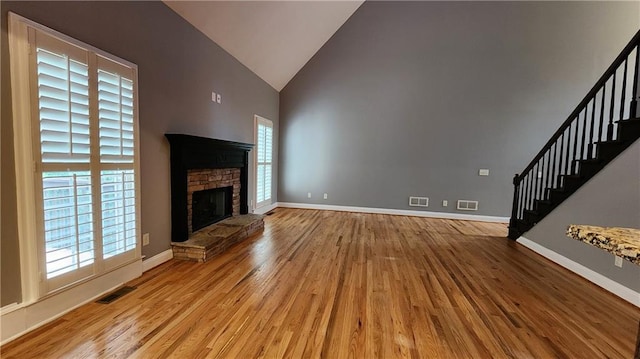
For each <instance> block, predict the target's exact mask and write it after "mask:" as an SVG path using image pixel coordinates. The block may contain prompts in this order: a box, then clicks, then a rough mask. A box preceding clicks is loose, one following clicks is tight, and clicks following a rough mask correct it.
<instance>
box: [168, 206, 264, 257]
mask: <svg viewBox="0 0 640 359" xmlns="http://www.w3.org/2000/svg"><path fill="white" fill-rule="evenodd" d="M263 229H264V216H262V215H258V214H244V215H240V216H234V217H231V218H227V219H223V220H222V221H220V222H218V223H215V224H212V225H210V226H208V227H205V228H203V229H201V230H198V231H196V232H194V233H193V234H192V235H191V236H190V237H189V239H188V240H187V241H184V242H171V249H172V250H173V257H174V258H176V259H182V260H188V261H194V262H206V261H208V260H210V259H211V258H213V257H215V256H216V255H218V254H220V253H222V252H224V251H225V250H227V249H228V248H229V247H231V246H233V245H234V244H236V243H239V242H242V241H243V240H245V239H247V238H249V237H251V235H253V234H255V233H257V232H260V231H262V230H263Z"/></svg>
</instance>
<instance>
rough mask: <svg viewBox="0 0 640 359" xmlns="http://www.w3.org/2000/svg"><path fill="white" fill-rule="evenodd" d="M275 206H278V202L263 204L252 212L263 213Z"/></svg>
mask: <svg viewBox="0 0 640 359" xmlns="http://www.w3.org/2000/svg"><path fill="white" fill-rule="evenodd" d="M276 207H278V202H276V203H272V204H270V205H267V206H263V207H260V208H256V209H254V210H253V213H254V214H265V213H267V212H270V211H273V210H274V209H275V208H276Z"/></svg>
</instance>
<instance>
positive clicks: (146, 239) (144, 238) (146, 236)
mask: <svg viewBox="0 0 640 359" xmlns="http://www.w3.org/2000/svg"><path fill="white" fill-rule="evenodd" d="M142 245H143V246H148V245H149V233H145V234H143V235H142Z"/></svg>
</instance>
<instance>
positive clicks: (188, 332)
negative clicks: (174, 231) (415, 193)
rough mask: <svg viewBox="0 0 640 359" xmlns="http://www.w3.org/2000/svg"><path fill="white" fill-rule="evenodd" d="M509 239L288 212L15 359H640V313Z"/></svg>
mask: <svg viewBox="0 0 640 359" xmlns="http://www.w3.org/2000/svg"><path fill="white" fill-rule="evenodd" d="M505 235H506V226H505V225H502V224H494V223H482V222H464V221H456V220H441V219H427V218H417V217H405V216H388V215H377V214H359V213H343V212H329V211H314V210H299V209H282V208H279V209H277V210H276V211H275V213H274V214H273V215H271V216H268V217H267V218H266V220H265V231H264V233H262V234H260V235H257V236H255V237H253V238H251V239H248V240H246V241H244V242H242V243H240V244H238V245H236V246H234V247H232V248H231V249H230V250H229V251H228V252H226V253H225V254H223V255H222V256H220V257H218V258H216V259H214V260H212V261H210V262H207V263H202V264H201V263H191V262H182V261H176V260H172V261H170V262H167V263H165V264H163V265H161V266H159V267H157V268H154V269H153V270H151V271H149V272H147V273H145V274H144V275H143V276H142V277H141V278H139V279H136V280H134V281H132V282H130V283H129V285H134V286H137V287H138V288H137V289H136V290H135V291H133V292H131V293H129V294H127V295H126V296H124V297H122V298H120V299H118V300H116V301H115V302H112V303H111V304H107V305H105V304H96V303H91V304H87V305H85V306H83V307H81V308H78V309H76V310H74V311H72V312H70V313H69V314H67V315H65V316H63V317H61V318H60V319H58V320H55V321H54V322H52V323H50V324H48V325H46V326H45V327H43V328H40V329H38V330H36V331H34V332H32V333H29V334H27V335H26V336H23V337H21V338H19V339H17V340H15V341H13V342H11V343H9V344H8V345H6V346H4V347H3V348H1V350H2V352H1V355H2V358H104V357H109V358H112V357H114V358H124V357H131V358H319V357H321V358H348V357H352V358H605V357H610V358H631V357H632V356H633V350H634V347H635V340H636V334H637V330H638V321H639V320H640V309H638V308H636V307H634V306H632V305H630V304H628V303H626V302H624V301H622V300H621V299H618V298H617V297H615V296H613V295H611V294H609V293H607V292H605V291H604V290H602V289H600V288H598V287H596V286H594V285H593V284H591V283H589V282H587V281H585V280H584V279H582V278H580V277H578V276H576V275H574V274H572V273H570V272H568V271H566V270H565V269H563V268H561V267H559V266H557V265H555V264H553V263H551V262H549V261H547V260H545V259H544V258H542V257H540V256H538V255H537V254H535V253H533V252H531V251H529V250H528V249H526V248H524V247H522V246H520V245H519V244H517V243H515V242H512V241H510V240H508V239H506V238H505ZM567 240H571V239H567Z"/></svg>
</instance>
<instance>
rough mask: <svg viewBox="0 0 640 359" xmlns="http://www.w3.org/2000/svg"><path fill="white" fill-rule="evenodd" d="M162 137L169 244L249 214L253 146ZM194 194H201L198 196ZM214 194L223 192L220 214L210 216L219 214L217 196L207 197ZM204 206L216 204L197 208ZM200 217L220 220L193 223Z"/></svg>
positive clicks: (169, 136) (208, 140)
mask: <svg viewBox="0 0 640 359" xmlns="http://www.w3.org/2000/svg"><path fill="white" fill-rule="evenodd" d="M165 137H167V139H168V140H169V143H170V146H171V241H172V242H184V241H186V240H187V239H189V236H190V235H191V233H193V232H195V231H197V230H198V229H201V228H204V227H206V226H208V225H210V224H212V223H214V222H216V221H219V220H221V219H223V218H226V217H229V216H236V215H239V214H247V213H249V206H248V188H247V187H248V185H247V182H248V163H249V151H250V150H251V148H253V145H251V144H246V143H239V142H230V141H224V140H215V139H211V138H204V137H198V136H190V135H181V134H166V135H165ZM209 191H211V192H209ZM198 192H205V194H202V196H203V197H200V196H201V194H196V193H198ZM214 192H224V193H225V194H223V195H222V196H224V199H223V200H222V201H223V202H224V204H225V205H226V208H225V212H224V214H222V215H217V214H214V213H217V212H219V208H218V205H217V203H218V201H219V199H217V197H216V196H218V195H211V196H213V197H209V196H210V195H209V194H208V193H214ZM194 194H195V197H194ZM196 199H197V202H198V203H196ZM206 203H209V204H212V203H216V209H215V210H213V209H203V208H201V207H200V206H201V205H202V206H204V205H205V204H206ZM194 211H195V212H194ZM201 214H202V215H203V217H204V216H210V217H220V218H208V219H202V220H201V219H197V220H196V219H195V217H199V216H200V215H201ZM196 222H197V223H196Z"/></svg>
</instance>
